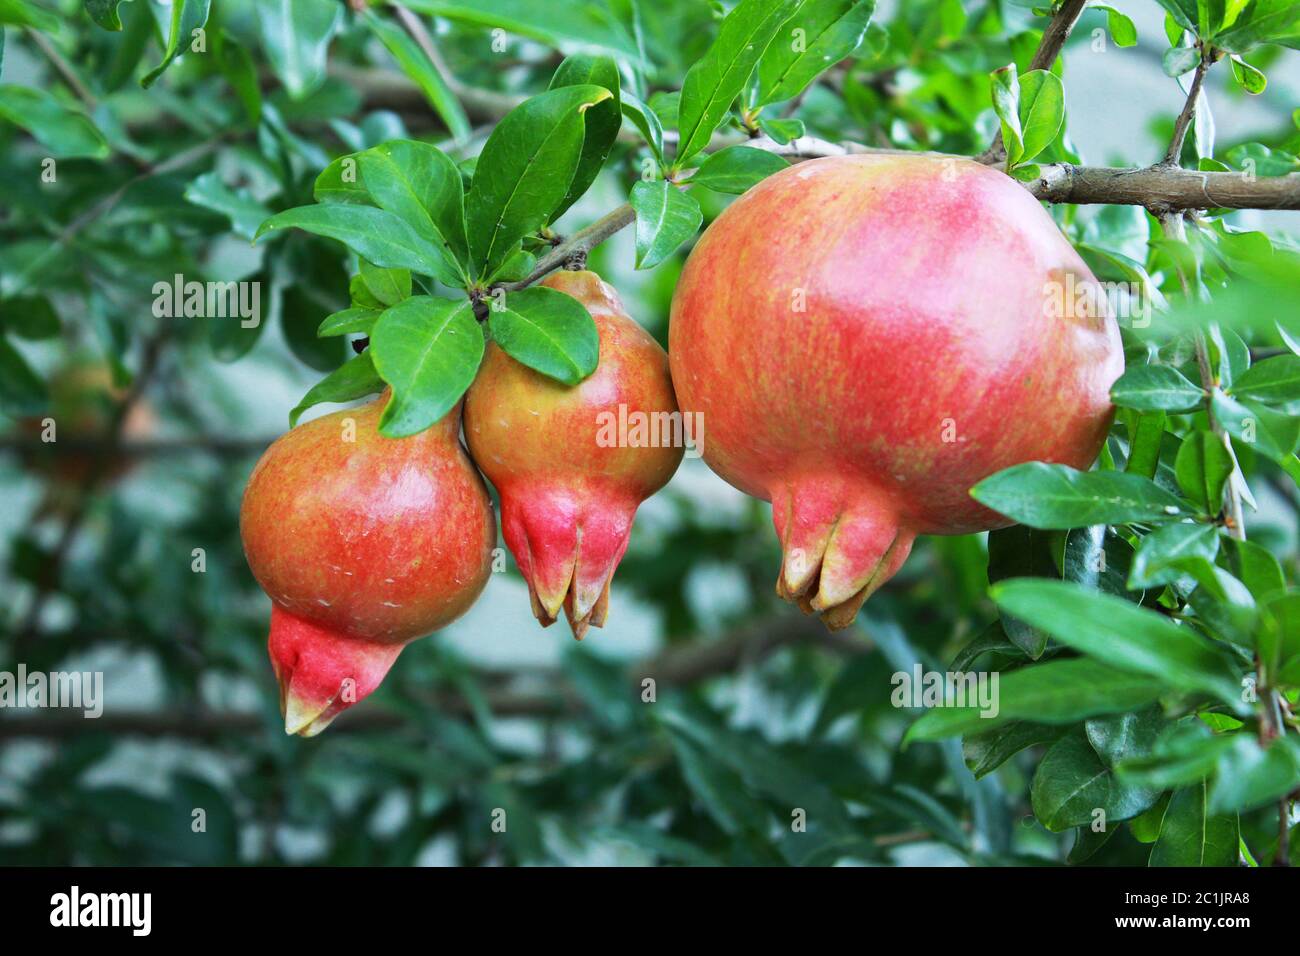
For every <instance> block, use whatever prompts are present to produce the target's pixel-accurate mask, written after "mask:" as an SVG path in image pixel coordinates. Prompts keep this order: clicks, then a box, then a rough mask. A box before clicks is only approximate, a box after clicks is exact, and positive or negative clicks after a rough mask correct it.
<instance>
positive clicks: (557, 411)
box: [465, 272, 682, 640]
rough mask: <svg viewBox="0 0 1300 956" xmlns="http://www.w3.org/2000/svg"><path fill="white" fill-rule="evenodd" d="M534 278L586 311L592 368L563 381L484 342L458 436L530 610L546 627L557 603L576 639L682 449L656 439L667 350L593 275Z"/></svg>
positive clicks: (599, 605) (668, 391) (595, 618)
mask: <svg viewBox="0 0 1300 956" xmlns="http://www.w3.org/2000/svg"><path fill="white" fill-rule="evenodd" d="M542 284H543V285H546V286H549V287H550V288H552V289H558V290H559V291H561V292H566V293H568V294H569V295H571V296H573V297H574V298H576V299H578V300H579V301H581V302H582V303H583V305H585V306H586V307H587V309H588V311H590V312H591V315H592V317H593V318H594V319H595V320H596V330H597V332H598V333H599V335H600V364H599V365H598V367H597V368H596V371H595V372H593V373H592V374H591V375H590V376H589V377H588V378H586V379H584V380H583V381H582V382H581V383H579V384H578V385H575V386H571V387H570V386H566V385H563V384H561V383H559V382H557V381H555V380H554V379H551V378H547V377H546V376H543V375H541V374H539V373H538V372H535V371H533V370H532V369H530V368H527V367H526V366H524V365H522V364H520V363H519V362H516V361H515V360H514V359H512V358H511V357H510V356H508V355H506V353H505V352H503V351H502V350H501V349H500V348H498V347H497V346H496V345H495V344H493V345H489V346H488V349H487V355H486V357H485V358H484V359H483V365H482V368H480V370H479V373H478V377H477V378H476V379H475V380H474V384H473V385H472V386H470V390H469V394H468V395H467V396H466V399H465V440H466V441H467V442H468V443H469V450H470V454H471V455H472V456H473V458H474V461H475V463H477V464H478V466H479V468H481V469H482V470H483V473H484V474H485V475H487V476H488V478H489V479H491V481H492V484H493V485H495V486H496V489H497V492H498V493H499V494H500V496H501V529H502V532H503V533H504V535H505V539H506V544H507V545H509V547H510V550H511V552H512V553H513V554H514V556H515V561H516V562H517V563H518V565H519V569H520V571H521V572H522V573H523V576H524V579H525V580H526V581H527V582H528V593H529V596H530V598H531V599H532V604H533V613H534V614H535V615H536V616H537V619H538V621H540V622H541V623H542V625H543V626H549V625H551V624H553V623H555V619H556V617H557V616H558V615H559V613H560V608H561V607H563V608H564V613H565V616H566V617H567V618H568V619H569V626H570V627H572V629H573V636H574V637H576V638H578V639H579V640H581V639H582V636H583V635H584V634H585V633H586V632H587V628H588V626H589V625H592V624H594V625H595V626H597V627H602V626H603V625H604V623H605V616H606V614H607V613H608V610H609V585H610V580H611V579H612V578H613V575H614V569H615V568H616V567H617V566H618V562H619V561H620V560H621V559H622V557H623V553H624V552H625V551H626V550H627V542H628V535H629V534H630V533H631V531H632V519H633V516H634V515H635V514H636V509H637V506H638V505H640V504H641V502H642V501H644V500H645V499H646V498H649V497H650V496H651V495H652V494H654V493H655V492H656V491H658V490H659V489H660V488H662V487H663V486H664V485H665V484H667V483H668V479H669V478H671V477H672V476H673V472H675V471H676V470H677V466H678V464H679V463H680V462H681V460H682V447H681V444H680V442H676V443H673V442H665V441H664V440H663V438H664V431H665V430H664V428H663V427H662V426H663V424H664V423H665V422H667V421H669V420H670V416H671V419H677V415H676V412H677V402H676V400H675V399H674V398H673V385H672V380H671V378H670V377H669V373H668V356H667V355H666V354H664V350H663V349H662V348H661V347H660V346H659V343H658V342H656V341H655V340H654V339H653V338H652V337H651V336H650V335H649V334H648V333H647V332H646V331H645V330H644V329H642V328H641V326H639V325H637V323H636V322H635V321H633V319H632V318H631V317H630V316H629V315H628V314H627V313H626V312H625V311H624V309H623V303H622V302H621V301H619V297H618V293H616V292H615V291H614V290H613V289H612V288H610V287H609V286H608V285H607V284H606V283H604V282H602V281H601V280H600V277H599V276H598V275H596V274H595V273H594V272H557V273H554V274H552V275H550V276H548V277H547V278H546V279H545V280H544V281H543V282H542ZM677 420H678V421H680V419H677ZM628 422H630V423H631V424H632V427H631V428H626V427H625V428H623V429H622V431H620V424H621V423H628ZM677 434H680V429H678V432H677Z"/></svg>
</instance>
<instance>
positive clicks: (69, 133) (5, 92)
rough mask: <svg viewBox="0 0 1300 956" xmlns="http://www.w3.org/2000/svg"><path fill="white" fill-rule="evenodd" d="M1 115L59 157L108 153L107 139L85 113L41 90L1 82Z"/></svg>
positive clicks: (102, 156)
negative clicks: (65, 104)
mask: <svg viewBox="0 0 1300 956" xmlns="http://www.w3.org/2000/svg"><path fill="white" fill-rule="evenodd" d="M0 119H6V120H8V121H9V122H11V123H13V124H14V125H15V126H20V127H22V128H23V129H25V130H27V132H29V133H31V134H32V136H33V137H34V138H35V139H36V140H37V142H39V143H41V145H43V146H45V147H46V148H47V149H49V151H50V152H51V153H52V154H53V155H54V156H55V157H56V158H58V159H70V158H74V157H83V156H84V157H89V158H91V159H105V158H106V157H107V156H108V153H109V149H108V143H106V142H105V141H104V137H103V136H102V135H101V134H100V132H99V130H98V129H96V128H95V124H94V123H92V122H91V121H90V120H89V119H88V118H87V117H86V115H85V114H84V113H79V112H78V111H76V110H74V109H71V108H70V107H67V106H64V105H63V104H62V103H60V102H59V101H58V100H56V99H55V98H54V97H53V96H51V95H50V94H49V93H46V92H45V91H44V90H35V89H31V88H30V87H26V86H14V85H13V84H11V83H5V84H0Z"/></svg>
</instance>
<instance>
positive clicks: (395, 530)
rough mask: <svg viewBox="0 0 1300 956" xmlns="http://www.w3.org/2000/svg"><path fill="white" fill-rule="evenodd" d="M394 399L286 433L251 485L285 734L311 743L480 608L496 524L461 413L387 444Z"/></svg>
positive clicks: (255, 567)
mask: <svg viewBox="0 0 1300 956" xmlns="http://www.w3.org/2000/svg"><path fill="white" fill-rule="evenodd" d="M387 396H388V393H387V392H385V393H384V395H382V396H380V397H379V398H377V399H375V400H374V401H372V402H370V403H368V404H366V405H363V406H361V407H359V408H353V409H347V410H344V411H340V412H335V413H333V414H332V415H325V416H323V417H321V418H318V419H315V420H314V421H310V422H307V423H306V424H303V425H299V426H298V427H297V428H294V429H292V430H291V431H289V432H288V433H287V434H285V435H282V436H281V437H280V438H279V439H277V440H276V442H275V443H274V444H273V445H271V447H270V448H268V449H267V450H266V453H265V454H263V455H262V458H261V460H260V461H259V462H258V463H257V466H256V467H255V468H254V469H253V474H252V476H251V477H250V478H249V479H248V487H247V488H246V489H245V490H244V500H243V504H242V506H241V508H240V513H239V530H240V534H241V536H242V537H243V540H244V553H245V555H246V556H247V558H248V566H249V567H250V568H251V569H252V571H253V576H254V577H256V578H257V581H258V583H259V584H260V585H261V586H262V589H263V590H264V591H266V593H267V594H268V595H269V596H270V598H271V602H272V603H271V636H270V640H269V641H268V647H269V650H270V653H271V665H272V667H274V668H275V674H276V678H277V679H278V680H279V682H280V707H281V710H282V711H283V713H284V725H285V731H286V732H287V733H291V734H301V735H302V736H304V737H311V736H314V735H316V734H318V733H320V732H321V731H322V730H324V729H325V727H326V725H328V724H329V722H330V721H331V720H333V719H334V718H335V717H336V716H337V715H338V714H339V713H340V712H341V711H343V710H345V709H346V708H347V707H350V706H351V705H352V704H354V703H356V702H357V701H359V700H361V699H362V698H363V697H365V696H366V695H367V694H369V693H370V692H371V691H373V690H374V689H375V688H376V687H378V686H379V683H380V681H382V680H383V679H384V675H385V674H387V673H388V669H389V668H390V667H391V666H392V664H393V661H395V660H396V659H397V655H398V654H399V653H400V652H401V650H402V648H403V647H404V646H405V645H406V644H407V643H409V642H410V641H412V640H414V639H415V638H417V637H422V636H424V635H425V634H428V633H430V632H431V631H436V630H438V629H439V628H442V627H444V626H446V625H447V624H449V623H451V622H452V621H453V620H455V619H456V618H458V617H460V615H461V614H463V613H464V612H465V611H466V610H468V609H469V607H470V605H471V604H473V603H474V601H475V599H476V598H477V597H478V596H479V593H480V592H481V591H482V590H483V586H484V585H485V584H486V583H487V579H488V574H489V573H490V572H491V569H492V568H491V560H492V548H493V546H494V545H495V543H496V522H495V520H494V519H493V516H492V503H491V501H490V499H489V498H488V493H487V487H486V486H485V485H484V484H483V479H482V478H481V477H480V476H479V473H478V472H477V471H476V470H475V468H474V465H473V464H472V463H471V462H470V460H469V458H468V457H467V456H466V454H465V450H464V449H463V448H462V447H461V444H460V410H459V408H457V409H453V410H452V411H451V412H449V413H448V414H447V415H445V416H444V417H443V418H442V420H441V421H440V422H438V424H436V425H434V426H433V427H432V428H430V429H428V430H427V431H423V432H421V433H420V434H418V435H413V436H411V437H409V438H400V439H392V438H384V437H383V436H381V435H380V434H379V432H378V430H377V429H378V422H379V414H380V412H381V411H382V410H383V407H384V404H385V402H386V401H387Z"/></svg>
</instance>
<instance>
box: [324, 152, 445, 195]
mask: <svg viewBox="0 0 1300 956" xmlns="http://www.w3.org/2000/svg"><path fill="white" fill-rule="evenodd" d="M458 174H459V173H458ZM312 197H313V198H314V199H315V200H316V201H317V202H350V203H358V204H360V205H363V206H373V205H374V200H373V199H371V197H370V193H369V192H367V191H366V187H365V185H364V184H363V183H362V181H361V162H360V159H359V158H358V156H357V154H355V153H349V154H348V155H346V156H340V157H338V158H337V159H335V160H332V161H331V162H330V164H329V165H328V166H326V167H325V168H324V169H322V170H321V172H320V175H319V176H317V177H316V182H315V183H314V185H313V186H312Z"/></svg>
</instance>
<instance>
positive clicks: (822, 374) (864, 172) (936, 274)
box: [669, 156, 1123, 629]
mask: <svg viewBox="0 0 1300 956" xmlns="http://www.w3.org/2000/svg"><path fill="white" fill-rule="evenodd" d="M1084 293H1086V294H1084ZM1061 303H1064V306H1065V307H1064V308H1059V307H1054V306H1059V305H1060V304H1061ZM669 341H670V345H669V352H670V354H671V356H672V372H673V383H674V385H675V387H676V390H677V397H678V399H679V401H680V403H681V406H682V410H683V411H684V412H685V413H687V414H688V415H695V414H702V416H703V424H704V425H705V426H706V427H707V429H708V433H709V440H708V443H707V445H706V446H705V448H704V459H705V461H706V462H707V463H708V464H709V465H710V466H711V467H712V468H713V470H714V471H716V472H717V473H718V474H719V475H721V476H722V477H723V478H724V479H726V480H727V481H728V482H730V483H731V484H733V485H735V486H736V487H737V488H739V489H741V490H742V491H745V492H747V493H748V494H751V495H754V496H756V497H759V498H763V499H766V500H768V501H771V502H772V517H773V521H774V523H775V525H776V531H777V535H778V536H779V538H780V540H781V545H782V550H783V552H784V556H783V561H782V567H781V573H780V576H779V578H778V581H777V593H778V594H780V595H781V596H782V597H784V598H786V599H787V600H790V601H793V602H796V603H798V604H799V605H800V606H801V607H802V608H803V609H804V610H805V611H808V612H817V613H819V614H820V615H821V616H822V618H823V620H824V621H825V623H826V624H827V625H828V626H829V627H831V628H832V629H835V628H840V627H845V626H847V625H848V624H849V623H850V622H851V621H852V620H853V618H854V617H855V616H856V614H857V612H858V610H859V608H861V606H862V603H863V602H864V601H865V600H866V599H867V598H868V597H869V596H870V595H871V594H872V592H874V591H875V590H876V589H877V588H879V587H880V586H881V584H883V583H884V582H885V581H887V580H888V579H889V578H890V577H891V576H893V574H894V573H895V572H896V571H898V569H899V566H900V565H902V563H903V561H904V560H905V559H906V557H907V555H908V552H909V551H910V550H911V547H912V542H913V539H914V538H915V536H916V535H917V534H918V533H922V534H967V533H970V532H974V531H981V530H986V529H992V528H999V527H1004V526H1006V525H1007V524H1010V522H1009V521H1007V520H1006V519H1005V518H1003V517H1002V516H1000V515H997V514H995V513H993V512H991V511H989V510H988V509H986V508H984V507H983V506H981V505H979V504H978V503H977V502H975V501H974V500H973V499H972V498H971V497H970V495H969V493H968V492H969V489H970V488H971V486H972V485H974V484H976V483H977V482H978V481H980V480H981V479H983V478H985V477H987V476H988V475H990V474H993V473H994V472H997V471H1000V470H1002V469H1003V468H1008V467H1010V466H1012V465H1015V464H1019V463H1021V462H1025V461H1031V460H1037V461H1047V462H1059V463H1064V464H1068V465H1072V466H1074V467H1079V468H1086V467H1087V466H1088V465H1089V464H1090V463H1091V462H1092V461H1093V459H1094V458H1095V457H1096V454H1097V452H1098V450H1099V449H1100V447H1101V444H1102V442H1103V441H1104V440H1105V436H1106V432H1107V429H1108V428H1109V425H1110V422H1111V417H1112V414H1113V410H1112V408H1111V404H1110V399H1109V389H1110V385H1111V383H1112V382H1113V381H1114V380H1115V379H1116V378H1117V377H1118V376H1119V374H1120V372H1121V370H1122V367H1123V354H1122V351H1121V347H1120V339H1119V332H1118V329H1117V328H1116V326H1115V323H1114V321H1113V319H1111V318H1110V317H1109V316H1108V314H1107V312H1106V309H1105V300H1104V295H1103V294H1102V292H1101V290H1100V286H1098V284H1097V281H1096V279H1095V278H1094V277H1093V275H1092V273H1091V272H1089V270H1088V268H1087V266H1086V265H1085V264H1084V263H1083V261H1082V260H1081V259H1080V258H1079V256H1078V255H1077V254H1076V253H1075V251H1074V250H1073V248H1071V246H1070V245H1069V243H1068V242H1067V241H1066V240H1065V237H1064V236H1062V234H1061V232H1060V230H1059V229H1058V228H1057V227H1056V224H1055V223H1054V222H1053V221H1052V219H1051V217H1050V216H1049V215H1047V213H1046V212H1045V211H1044V210H1043V208H1042V207H1041V206H1040V205H1039V204H1038V203H1037V202H1036V201H1035V200H1034V199H1033V198H1032V197H1031V196H1030V195H1029V194H1028V193H1027V192H1026V191H1025V190H1024V189H1022V188H1021V187H1020V186H1019V185H1017V184H1016V183H1015V182H1013V181H1012V180H1011V179H1010V178H1008V177H1007V176H1005V175H1004V174H1002V173H1000V172H997V171H995V170H993V169H989V168H987V167H984V166H981V165H979V164H977V163H974V162H967V161H959V160H954V159H945V158H934V157H923V156H916V157H883V156H848V157H835V158H829V159H820V160H814V161H812V162H807V163H802V164H800V165H797V166H793V167H791V168H789V169H786V170H782V171H781V172H779V173H777V174H776V175H774V176H771V177H769V178H768V179H766V180H764V181H763V182H762V183H760V184H759V185H758V186H756V187H755V188H753V189H752V190H750V191H749V192H748V193H746V194H745V195H744V196H742V197H741V198H740V199H738V200H737V201H736V202H734V203H733V204H732V205H731V206H730V207H729V208H728V209H727V210H725V211H724V212H723V213H722V215H720V216H719V217H718V218H717V220H716V221H715V222H714V223H713V224H712V225H711V226H710V227H709V228H708V230H706V232H705V233H704V235H703V236H702V237H701V239H700V241H699V243H698V244H697V245H696V247H695V249H694V250H693V251H692V253H691V256H690V258H689V260H688V262H687V263H686V267H685V269H684V271H683V272H682V276H681V281H680V282H679V283H678V285H677V289H676V291H675V293H674V296H673V304H672V315H671V324H670V331H669Z"/></svg>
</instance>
